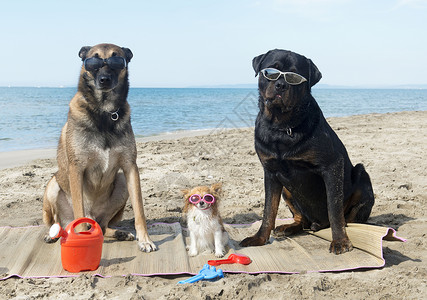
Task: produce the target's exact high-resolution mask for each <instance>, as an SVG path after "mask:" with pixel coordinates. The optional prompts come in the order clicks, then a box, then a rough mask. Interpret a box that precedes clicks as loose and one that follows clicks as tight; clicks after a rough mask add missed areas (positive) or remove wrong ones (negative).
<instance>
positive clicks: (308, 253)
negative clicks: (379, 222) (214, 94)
mask: <svg viewBox="0 0 427 300" xmlns="http://www.w3.org/2000/svg"><path fill="white" fill-rule="evenodd" d="M289 222H290V220H277V222H276V225H279V224H283V223H289ZM260 224H261V222H260V221H259V222H256V223H253V224H248V225H225V227H226V229H227V231H228V232H229V235H230V242H229V251H228V253H227V254H226V256H225V257H227V256H228V255H229V254H231V253H240V254H245V255H247V256H249V257H250V258H251V259H252V263H251V264H249V265H246V266H244V265H238V264H233V265H221V266H220V267H218V268H221V269H222V270H223V271H224V272H232V273H250V274H257V273H306V272H324V271H343V270H353V269H358V268H379V267H382V266H384V263H385V262H384V259H383V254H382V241H383V239H387V240H395V241H405V240H404V239H401V238H398V237H396V236H395V231H394V230H393V229H391V228H386V227H378V226H372V225H365V224H349V225H348V227H347V233H348V236H349V238H350V240H351V241H352V243H353V246H354V250H353V251H351V252H348V253H345V254H341V255H334V254H331V253H329V244H330V242H329V241H328V240H330V236H331V231H330V229H324V230H321V231H318V232H316V233H303V234H300V235H296V236H293V237H290V238H282V239H275V238H273V237H272V238H270V242H269V243H268V244H267V245H265V246H261V247H247V248H240V247H239V246H238V243H239V242H240V241H241V240H242V239H243V238H245V237H247V236H249V235H252V234H254V233H255V232H257V230H258V228H259V226H260ZM149 233H150V236H151V238H152V239H153V241H154V242H155V244H156V245H157V247H158V251H155V252H152V253H142V252H140V251H139V250H138V247H137V244H136V242H135V241H133V242H127V241H125V242H122V241H120V242H119V241H116V240H108V239H105V240H104V244H103V251H102V259H101V263H100V266H99V268H98V269H97V270H96V271H92V272H85V273H87V274H91V275H98V276H101V277H110V276H120V275H128V274H132V275H143V276H151V275H168V274H169V275H173V274H197V273H198V271H199V270H200V269H201V268H202V267H203V265H204V264H206V263H207V261H208V260H210V259H215V257H214V255H213V254H199V255H198V256H196V257H189V256H188V255H187V251H186V248H185V247H186V244H187V243H188V241H189V238H188V233H187V230H186V229H184V228H182V227H181V225H180V224H179V223H172V224H166V223H157V224H153V225H151V226H149ZM44 234H46V227H44V226H32V227H19V228H17V227H15V228H11V227H2V228H0V249H1V251H0V279H7V278H9V277H11V276H19V277H24V278H31V277H69V276H79V275H80V274H74V273H69V272H67V271H65V270H64V269H63V268H62V264H61V251H60V250H61V249H60V248H61V246H60V243H59V242H57V243H54V244H46V243H44V242H43V236H44Z"/></svg>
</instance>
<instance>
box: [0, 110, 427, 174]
mask: <svg viewBox="0 0 427 300" xmlns="http://www.w3.org/2000/svg"><path fill="white" fill-rule="evenodd" d="M419 112H423V111H422V110H421V111H417V110H416V111H406V110H404V111H399V112H387V113H369V114H360V115H351V116H342V117H328V118H326V120H327V121H328V122H330V121H331V120H332V121H334V120H340V119H348V118H358V117H369V116H374V115H387V114H405V113H419ZM249 128H254V127H238V128H210V129H195V130H182V131H175V132H166V133H160V134H156V135H152V136H145V137H137V136H136V137H135V140H136V142H137V143H146V142H159V141H171V140H178V139H181V138H192V137H198V136H206V135H210V134H215V133H219V132H223V131H230V130H245V129H249ZM56 150H57V148H36V149H27V150H10V151H0V170H4V169H9V168H15V167H19V166H23V165H25V164H28V163H30V162H32V161H35V160H38V159H52V158H55V156H56Z"/></svg>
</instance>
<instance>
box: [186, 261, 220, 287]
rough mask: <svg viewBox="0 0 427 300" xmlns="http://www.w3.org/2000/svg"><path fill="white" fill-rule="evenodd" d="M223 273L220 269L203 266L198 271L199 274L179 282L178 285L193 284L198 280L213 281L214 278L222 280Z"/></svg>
mask: <svg viewBox="0 0 427 300" xmlns="http://www.w3.org/2000/svg"><path fill="white" fill-rule="evenodd" d="M223 277H224V273H223V272H222V270H221V269H218V270H217V269H216V268H215V267H211V266H209V265H208V264H206V265H204V266H203V269H201V270H200V271H199V273H198V274H197V275H196V276H193V277H191V278H188V279H186V280H181V281H179V282H178V283H181V284H184V283H194V282H197V281H199V280H202V279H205V280H210V279H215V278H223Z"/></svg>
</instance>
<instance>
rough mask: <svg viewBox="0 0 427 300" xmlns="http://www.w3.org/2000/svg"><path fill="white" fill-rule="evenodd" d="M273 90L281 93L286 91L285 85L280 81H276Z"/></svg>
mask: <svg viewBox="0 0 427 300" xmlns="http://www.w3.org/2000/svg"><path fill="white" fill-rule="evenodd" d="M274 88H275V89H276V91H278V92H282V91H284V90H285V89H286V83H285V82H284V81H282V80H277V81H276V83H275V84H274Z"/></svg>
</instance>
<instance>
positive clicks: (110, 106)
mask: <svg viewBox="0 0 427 300" xmlns="http://www.w3.org/2000/svg"><path fill="white" fill-rule="evenodd" d="M79 57H80V58H81V59H82V61H83V65H82V68H81V72H80V80H79V85H78V91H77V93H76V95H75V96H74V97H73V99H71V102H70V109H69V112H68V120H67V123H66V124H65V126H64V127H63V129H62V133H61V137H60V140H59V145H58V154H57V160H58V171H57V172H56V173H55V175H54V176H53V177H52V179H51V180H50V181H49V183H48V184H47V187H46V190H45V193H44V199H43V221H44V222H45V224H46V225H47V226H51V225H52V224H53V223H55V222H59V223H60V224H61V226H65V225H66V224H68V223H69V222H71V221H72V220H73V219H76V218H80V217H84V216H87V217H90V218H92V219H94V220H95V221H97V222H98V223H99V225H100V226H101V228H102V230H103V232H104V234H105V235H106V236H113V237H115V238H117V239H118V240H134V239H135V236H134V235H133V234H132V233H130V232H125V231H120V230H115V229H112V228H111V227H110V226H111V225H113V224H114V223H116V222H118V221H119V220H120V219H121V217H122V215H123V211H124V209H125V205H126V201H127V199H128V198H130V199H131V203H132V207H133V210H134V214H135V229H136V237H137V239H138V241H139V242H138V246H139V249H140V250H141V251H146V252H150V251H154V250H156V246H155V245H154V243H153V242H152V241H151V239H150V237H149V236H148V233H147V225H146V221H145V215H144V207H143V202H142V196H141V187H140V179H139V172H138V166H137V164H136V143H135V137H134V134H133V131H132V126H131V123H130V108H129V104H128V102H127V100H126V99H127V94H128V91H129V82H128V68H127V65H128V63H129V62H130V60H131V59H132V57H133V54H132V52H131V51H130V50H129V49H127V48H121V47H118V46H116V45H112V44H100V45H96V46H94V47H82V48H81V50H80V52H79ZM45 241H46V242H55V241H56V240H54V239H51V238H50V237H48V236H46V237H45Z"/></svg>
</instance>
